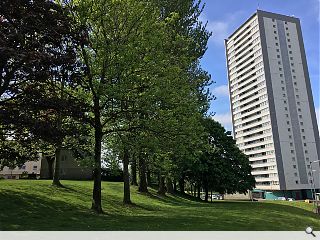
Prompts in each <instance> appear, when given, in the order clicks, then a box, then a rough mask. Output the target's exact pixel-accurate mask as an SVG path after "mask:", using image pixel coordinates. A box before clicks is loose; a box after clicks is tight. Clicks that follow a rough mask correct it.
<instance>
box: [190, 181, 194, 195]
mask: <svg viewBox="0 0 320 240" xmlns="http://www.w3.org/2000/svg"><path fill="white" fill-rule="evenodd" d="M190 192H191V196H192V194H193V188H192V183H191V184H190Z"/></svg>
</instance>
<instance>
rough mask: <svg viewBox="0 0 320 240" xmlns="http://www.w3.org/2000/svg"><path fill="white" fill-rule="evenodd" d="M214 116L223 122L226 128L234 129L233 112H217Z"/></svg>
mask: <svg viewBox="0 0 320 240" xmlns="http://www.w3.org/2000/svg"><path fill="white" fill-rule="evenodd" d="M212 118H213V119H214V120H216V121H217V122H219V123H221V124H222V125H223V126H224V127H225V128H226V130H231V129H232V117H231V113H222V114H215V115H214V116H212Z"/></svg>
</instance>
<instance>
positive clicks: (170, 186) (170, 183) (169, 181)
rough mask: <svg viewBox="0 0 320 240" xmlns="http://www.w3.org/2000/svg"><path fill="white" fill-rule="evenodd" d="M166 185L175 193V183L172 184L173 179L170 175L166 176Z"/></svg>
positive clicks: (169, 191) (170, 191)
mask: <svg viewBox="0 0 320 240" xmlns="http://www.w3.org/2000/svg"><path fill="white" fill-rule="evenodd" d="M166 186H167V192H168V193H171V194H173V193H174V191H173V185H172V180H171V178H170V177H167V178H166Z"/></svg>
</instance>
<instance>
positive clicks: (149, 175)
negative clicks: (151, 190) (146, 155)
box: [147, 169, 151, 187]
mask: <svg viewBox="0 0 320 240" xmlns="http://www.w3.org/2000/svg"><path fill="white" fill-rule="evenodd" d="M147 186H148V187H151V172H150V170H149V169H147Z"/></svg>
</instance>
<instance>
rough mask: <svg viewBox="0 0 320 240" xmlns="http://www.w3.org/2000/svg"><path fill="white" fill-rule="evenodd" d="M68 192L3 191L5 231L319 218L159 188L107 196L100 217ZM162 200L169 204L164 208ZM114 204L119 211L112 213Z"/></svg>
mask: <svg viewBox="0 0 320 240" xmlns="http://www.w3.org/2000/svg"><path fill="white" fill-rule="evenodd" d="M46 190H47V191H48V190H50V189H48V188H47V189H46ZM44 191H45V189H44ZM63 191H64V190H61V191H60V190H59V192H58V194H61V199H52V198H51V196H49V195H48V196H47V195H38V194H37V193H34V194H31V193H26V192H17V191H12V190H6V191H0V219H1V220H0V230H80V231H81V230H114V231H117V230H182V231H186V230H187V231H189V230H303V229H304V227H305V225H308V224H310V225H313V226H315V224H314V223H315V221H319V219H317V218H315V216H314V214H313V213H311V212H309V211H307V210H304V209H301V208H298V207H294V206H288V205H280V204H276V203H269V202H264V203H259V202H253V203H250V202H222V201H221V202H215V203H218V204H202V203H199V202H190V199H189V198H188V197H187V198H186V199H187V200H185V199H184V197H183V196H172V195H168V196H159V195H157V194H155V193H154V192H151V193H150V194H148V195H146V197H145V198H144V199H142V201H137V202H136V203H135V204H133V205H132V206H126V205H123V204H122V202H121V201H120V200H119V199H114V198H112V197H110V196H108V195H106V196H105V197H104V199H103V203H104V206H103V207H104V210H105V211H106V214H103V215H97V214H94V213H93V212H92V211H91V210H90V200H91V199H90V198H84V199H83V196H81V194H85V195H87V193H83V191H77V190H75V189H73V188H71V191H69V190H67V189H66V190H65V191H66V192H63ZM75 192H77V193H78V194H77V195H74V193H75ZM45 193H46V194H50V191H48V192H45ZM74 198H76V199H75V200H74ZM133 198H134V197H133ZM180 200H181V201H180ZM156 201H160V202H161V203H163V205H161V207H160V208H158V209H157V208H155V207H154V204H155V203H156ZM169 205H170V208H167V207H169ZM174 206H177V208H174ZM111 208H114V209H115V210H113V211H110V212H109V210H110V209H111ZM128 209H129V210H128ZM3 219H5V220H3ZM315 227H320V224H319V223H318V225H316V226H315Z"/></svg>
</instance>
